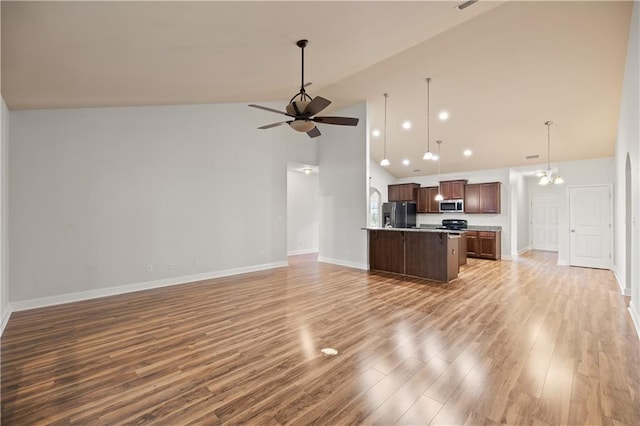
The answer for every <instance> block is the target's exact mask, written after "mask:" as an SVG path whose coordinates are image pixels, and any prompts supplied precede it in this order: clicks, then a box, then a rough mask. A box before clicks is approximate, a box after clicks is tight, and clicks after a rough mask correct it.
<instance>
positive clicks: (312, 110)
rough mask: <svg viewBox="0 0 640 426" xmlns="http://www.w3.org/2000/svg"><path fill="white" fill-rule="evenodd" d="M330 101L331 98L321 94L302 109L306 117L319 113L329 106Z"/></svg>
mask: <svg viewBox="0 0 640 426" xmlns="http://www.w3.org/2000/svg"><path fill="white" fill-rule="evenodd" d="M330 103H331V101H330V100H328V99H325V98H322V97H320V96H316V97H315V98H313V100H312V101H311V102H309V105H307V107H306V108H305V109H304V111H302V115H304V116H306V117H311V116H312V115H316V114H317V113H319V112H320V111H322V110H323V109H325V108H326V107H328V106H329V104H330Z"/></svg>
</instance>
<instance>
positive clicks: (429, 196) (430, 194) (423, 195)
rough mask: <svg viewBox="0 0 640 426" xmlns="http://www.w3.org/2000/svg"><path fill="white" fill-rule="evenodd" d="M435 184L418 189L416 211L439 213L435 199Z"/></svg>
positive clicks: (436, 191) (438, 205) (436, 192)
mask: <svg viewBox="0 0 640 426" xmlns="http://www.w3.org/2000/svg"><path fill="white" fill-rule="evenodd" d="M436 195H438V187H437V186H429V187H424V188H419V189H418V213H440V203H439V202H438V201H436Z"/></svg>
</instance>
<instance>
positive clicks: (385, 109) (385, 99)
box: [380, 93, 389, 166]
mask: <svg viewBox="0 0 640 426" xmlns="http://www.w3.org/2000/svg"><path fill="white" fill-rule="evenodd" d="M388 97H389V94H388V93H385V94H384V152H383V156H382V161H381V162H380V165H381V166H388V165H389V160H388V159H387V98H388Z"/></svg>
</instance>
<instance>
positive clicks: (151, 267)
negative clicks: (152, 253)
mask: <svg viewBox="0 0 640 426" xmlns="http://www.w3.org/2000/svg"><path fill="white" fill-rule="evenodd" d="M147 272H153V265H152V264H151V263H149V264H147Z"/></svg>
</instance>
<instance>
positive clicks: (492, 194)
mask: <svg viewBox="0 0 640 426" xmlns="http://www.w3.org/2000/svg"><path fill="white" fill-rule="evenodd" d="M500 185H501V183H500V182H490V183H473V184H468V185H466V188H465V193H464V212H465V213H500Z"/></svg>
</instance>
